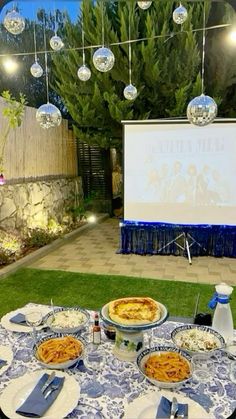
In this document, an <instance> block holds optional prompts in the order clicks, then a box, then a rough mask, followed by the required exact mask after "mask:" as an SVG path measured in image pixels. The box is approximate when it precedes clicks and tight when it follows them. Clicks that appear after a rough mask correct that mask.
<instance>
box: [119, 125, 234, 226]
mask: <svg viewBox="0 0 236 419" xmlns="http://www.w3.org/2000/svg"><path fill="white" fill-rule="evenodd" d="M124 220H125V221H134V222H160V223H173V224H201V225H203V224H208V225H209V224H211V225H236V123H233V122H229V123H228V122H227V123H225V122H221V123H218V122H217V123H214V124H211V125H208V126H206V127H196V126H193V125H190V124H189V123H188V122H187V121H186V123H177V122H175V123H158V122H156V123H155V122H152V121H147V123H145V122H144V121H142V123H140V122H139V123H138V122H137V123H135V121H132V123H129V122H128V121H127V122H124Z"/></svg>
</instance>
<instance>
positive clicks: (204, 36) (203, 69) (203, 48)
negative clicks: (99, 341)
mask: <svg viewBox="0 0 236 419" xmlns="http://www.w3.org/2000/svg"><path fill="white" fill-rule="evenodd" d="M205 46H206V7H205V2H204V3H203V31H202V94H204V75H205V74H204V73H205Z"/></svg>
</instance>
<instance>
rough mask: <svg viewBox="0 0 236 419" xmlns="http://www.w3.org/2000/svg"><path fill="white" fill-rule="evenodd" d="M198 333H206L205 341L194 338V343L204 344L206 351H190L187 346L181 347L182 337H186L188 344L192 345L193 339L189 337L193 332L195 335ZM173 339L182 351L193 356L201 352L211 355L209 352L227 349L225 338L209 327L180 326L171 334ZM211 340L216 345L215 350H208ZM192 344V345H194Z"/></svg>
mask: <svg viewBox="0 0 236 419" xmlns="http://www.w3.org/2000/svg"><path fill="white" fill-rule="evenodd" d="M198 331H199V332H200V333H201V332H204V334H205V336H206V337H205V340H204V341H203V338H202V337H199V338H198V339H197V338H193V343H194V342H195V341H196V342H198V343H199V344H200V345H203V343H204V349H200V347H199V349H198V350H193V349H188V348H187V347H186V346H181V344H179V342H180V337H182V338H184V337H186V342H187V344H191V338H190V337H189V334H190V333H191V332H193V333H195V332H196V333H198ZM171 339H172V341H173V343H174V344H175V345H176V346H177V347H178V348H180V349H182V350H183V351H186V352H188V353H190V354H191V355H194V354H196V353H199V352H201V353H202V352H205V353H209V352H213V351H215V350H217V349H221V348H224V347H225V340H224V338H223V336H221V335H220V334H219V333H218V332H217V331H216V330H214V329H212V328H211V327H208V326H200V325H196V324H186V325H183V326H178V327H176V328H175V329H174V330H173V332H172V333H171ZM209 340H211V341H212V342H214V344H215V345H216V347H215V348H212V347H211V348H210V347H209V349H206V345H207V344H208V341H209ZM193 343H192V345H193Z"/></svg>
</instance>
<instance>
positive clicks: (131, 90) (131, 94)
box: [123, 84, 138, 100]
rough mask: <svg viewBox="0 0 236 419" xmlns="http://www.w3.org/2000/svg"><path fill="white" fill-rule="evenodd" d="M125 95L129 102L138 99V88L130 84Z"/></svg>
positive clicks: (125, 89) (125, 90)
mask: <svg viewBox="0 0 236 419" xmlns="http://www.w3.org/2000/svg"><path fill="white" fill-rule="evenodd" d="M123 93H124V97H125V99H128V100H134V99H136V97H137V94H138V92H137V89H136V87H135V86H133V85H132V84H128V86H126V87H125V88H124V92H123Z"/></svg>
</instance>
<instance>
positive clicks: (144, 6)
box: [138, 1, 152, 10]
mask: <svg viewBox="0 0 236 419" xmlns="http://www.w3.org/2000/svg"><path fill="white" fill-rule="evenodd" d="M151 4H152V1H138V7H140V9H143V10H147V9H148V8H149V7H150V6H151Z"/></svg>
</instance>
